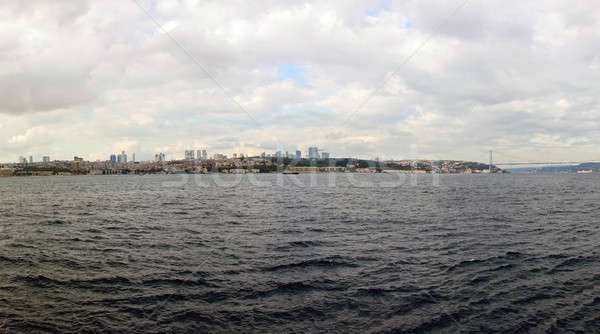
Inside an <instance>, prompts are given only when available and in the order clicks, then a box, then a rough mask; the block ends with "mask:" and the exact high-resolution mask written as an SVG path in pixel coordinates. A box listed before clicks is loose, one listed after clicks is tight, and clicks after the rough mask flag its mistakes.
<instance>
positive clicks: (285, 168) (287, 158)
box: [0, 146, 506, 176]
mask: <svg viewBox="0 0 600 334" xmlns="http://www.w3.org/2000/svg"><path fill="white" fill-rule="evenodd" d="M183 153H184V154H183V157H184V158H183V159H171V160H168V159H167V155H166V154H165V153H163V152H159V153H156V154H155V155H154V160H151V161H137V160H136V158H135V153H132V154H131V158H129V155H128V154H127V153H126V152H125V151H121V153H114V154H111V155H110V156H108V159H107V160H105V161H100V160H98V161H86V160H85V159H83V158H81V157H78V156H74V157H73V160H51V159H50V157H49V156H43V157H42V159H41V161H35V160H34V157H33V156H29V157H28V158H25V157H23V156H21V157H19V160H18V162H16V163H7V164H0V176H51V175H115V174H139V175H143V174H205V173H229V174H246V173H287V174H300V173H334V172H344V173H352V172H354V173H419V174H425V173H444V174H456V173H462V174H478V173H505V172H506V171H505V170H502V169H500V168H498V167H496V166H493V165H489V164H482V163H478V162H470V161H460V160H414V159H405V160H385V161H380V160H379V159H378V158H376V159H372V160H368V159H358V158H349V157H346V158H339V157H338V158H334V157H332V156H331V155H330V153H329V152H325V151H323V150H320V149H319V147H317V146H312V147H309V148H308V150H307V151H306V154H305V155H303V153H302V151H300V150H295V151H292V152H289V151H285V152H283V151H276V152H273V153H266V152H263V153H261V154H259V155H254V156H249V155H245V154H243V153H233V154H232V155H231V156H228V155H226V154H223V153H214V154H212V156H210V155H209V152H208V151H207V150H206V149H195V150H194V149H188V150H185V151H184V152H183Z"/></svg>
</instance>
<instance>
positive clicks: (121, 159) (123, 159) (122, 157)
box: [117, 151, 127, 164]
mask: <svg viewBox="0 0 600 334" xmlns="http://www.w3.org/2000/svg"><path fill="white" fill-rule="evenodd" d="M117 162H118V163H121V164H126V163H127V154H126V153H125V151H121V154H119V156H117Z"/></svg>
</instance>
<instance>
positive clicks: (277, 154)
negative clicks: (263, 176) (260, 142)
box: [275, 151, 281, 159]
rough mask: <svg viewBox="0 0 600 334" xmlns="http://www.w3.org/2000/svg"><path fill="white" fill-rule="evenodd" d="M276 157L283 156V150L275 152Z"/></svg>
mask: <svg viewBox="0 0 600 334" xmlns="http://www.w3.org/2000/svg"><path fill="white" fill-rule="evenodd" d="M275 158H278V159H279V158H281V151H277V152H275Z"/></svg>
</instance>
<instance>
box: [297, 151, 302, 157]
mask: <svg viewBox="0 0 600 334" xmlns="http://www.w3.org/2000/svg"><path fill="white" fill-rule="evenodd" d="M296 159H302V152H301V151H298V150H296Z"/></svg>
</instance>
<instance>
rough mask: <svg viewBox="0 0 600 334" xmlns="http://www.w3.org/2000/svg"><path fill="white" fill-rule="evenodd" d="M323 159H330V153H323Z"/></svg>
mask: <svg viewBox="0 0 600 334" xmlns="http://www.w3.org/2000/svg"><path fill="white" fill-rule="evenodd" d="M321 159H329V153H327V152H321Z"/></svg>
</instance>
